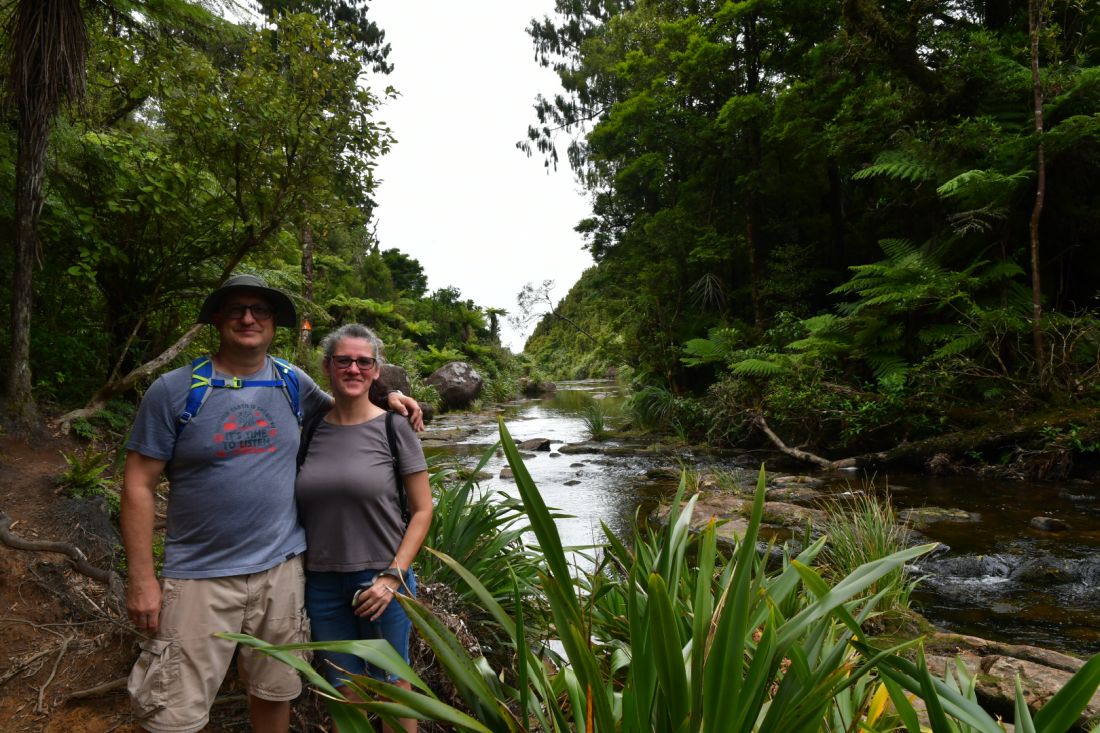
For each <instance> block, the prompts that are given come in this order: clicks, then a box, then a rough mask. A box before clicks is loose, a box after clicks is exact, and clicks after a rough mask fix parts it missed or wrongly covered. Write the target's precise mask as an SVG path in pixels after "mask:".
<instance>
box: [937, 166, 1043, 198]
mask: <svg viewBox="0 0 1100 733" xmlns="http://www.w3.org/2000/svg"><path fill="white" fill-rule="evenodd" d="M1031 175H1032V172H1031V170H1029V169H1026V168H1025V169H1021V170H1019V171H1016V172H1015V173H1012V174H1010V175H1005V174H1003V173H1001V172H1000V171H995V170H983V169H980V168H978V169H973V170H968V171H963V172H962V173H960V174H959V175H957V176H955V177H954V178H952V179H951V180H950V181H947V182H946V183H944V184H943V185H941V186H940V187H939V188H937V189H936V193H937V194H939V195H940V197H941V198H945V199H947V198H958V199H960V200H962V201H965V202H967V203H968V204H969V205H972V206H974V205H989V204H999V203H1003V202H1005V201H1006V200H1007V199H1008V198H1009V197H1010V196H1011V195H1012V194H1013V193H1015V191H1016V190H1017V189H1018V187H1019V186H1020V184H1022V183H1025V182H1027V180H1028V179H1029V178H1031Z"/></svg>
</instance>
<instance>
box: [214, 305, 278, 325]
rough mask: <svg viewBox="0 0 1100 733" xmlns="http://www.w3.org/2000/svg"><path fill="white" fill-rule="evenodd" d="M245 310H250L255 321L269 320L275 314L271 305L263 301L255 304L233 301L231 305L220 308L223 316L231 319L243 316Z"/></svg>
mask: <svg viewBox="0 0 1100 733" xmlns="http://www.w3.org/2000/svg"><path fill="white" fill-rule="evenodd" d="M245 311H251V312H252V317H253V318H255V319H256V320H257V321H270V320H271V317H272V316H273V315H275V311H274V310H272V308H271V306H269V305H264V304H263V303H256V304H255V305H241V304H240V303H234V304H233V305H227V306H225V307H224V308H222V313H223V314H224V315H225V317H226V318H230V319H233V320H237V319H238V318H244V313H245Z"/></svg>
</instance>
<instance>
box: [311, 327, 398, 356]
mask: <svg viewBox="0 0 1100 733" xmlns="http://www.w3.org/2000/svg"><path fill="white" fill-rule="evenodd" d="M344 339H363V340H364V341H366V342H368V343H369V344H370V345H371V350H372V351H374V358H375V359H377V360H378V364H379V365H381V364H382V361H383V359H382V339H380V338H378V337H377V336H375V335H374V331H372V330H370V329H369V328H367V327H366V326H364V325H363V324H362V323H345V324H344V325H343V326H340V328H338V329H336V330H335V331H333V332H332V333H330V334H329V335H328V336H325V337H324V338H323V339H321V351H322V353H324V355H325V358H326V359H331V358H332V354H333V352H334V351H336V344H338V343H340V342H341V341H343V340H344Z"/></svg>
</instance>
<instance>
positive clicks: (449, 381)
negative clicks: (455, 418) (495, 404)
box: [424, 361, 484, 410]
mask: <svg viewBox="0 0 1100 733" xmlns="http://www.w3.org/2000/svg"><path fill="white" fill-rule="evenodd" d="M424 381H425V382H427V383H428V384H430V385H432V386H433V387H435V390H436V391H437V392H439V398H440V399H441V400H442V401H443V406H444V407H446V408H447V409H449V410H461V409H463V408H465V407H469V406H470V403H471V402H473V401H474V400H476V399H477V398H478V397H479V396H481V387H482V385H483V384H484V381H483V380H482V379H481V375H480V374H478V373H477V372H476V371H474V368H473V367H472V366H470V365H469V364H467V363H466V362H464V361H449V362H447V363H446V364H444V365H443V366H441V367H439V368H438V369H436V370H435V371H434V372H432V373H431V376H429V377H428V378H427V379H425V380H424Z"/></svg>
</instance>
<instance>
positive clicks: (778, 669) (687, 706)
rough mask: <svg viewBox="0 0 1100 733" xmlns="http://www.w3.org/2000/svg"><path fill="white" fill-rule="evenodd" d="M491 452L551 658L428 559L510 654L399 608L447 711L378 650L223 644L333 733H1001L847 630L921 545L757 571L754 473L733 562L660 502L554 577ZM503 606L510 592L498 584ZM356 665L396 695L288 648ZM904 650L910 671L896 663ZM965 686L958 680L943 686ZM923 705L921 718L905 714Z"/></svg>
mask: <svg viewBox="0 0 1100 733" xmlns="http://www.w3.org/2000/svg"><path fill="white" fill-rule="evenodd" d="M500 433H501V445H502V446H503V449H504V451H505V454H506V455H507V458H508V462H509V464H510V465H511V467H512V470H513V472H514V474H515V478H516V483H517V487H518V488H519V492H520V495H521V499H522V501H523V504H524V507H525V509H526V512H527V516H528V520H529V522H530V526H531V530H532V531H533V532H534V534H535V536H536V537H537V539H538V543H539V546H540V548H541V550H542V553H543V564H542V567H541V568H540V569H539V573H538V578H539V582H540V583H541V588H542V592H543V593H544V595H545V598H546V603H547V604H548V606H549V612H550V615H551V617H552V620H553V628H554V629H555V632H556V635H557V638H558V640H559V641H560V644H561V646H562V648H564V652H565V653H564V659H563V660H562V664H560V665H558V666H554V667H552V668H551V667H549V666H548V665H546V664H544V658H545V657H546V656H547V655H548V654H549V653H548V651H547V650H546V648H545V645H544V644H543V642H542V641H541V640H538V639H533V638H532V637H531V635H530V634H529V633H528V629H527V625H526V623H525V620H524V618H523V615H522V614H517V615H516V616H515V617H513V616H512V615H510V614H508V613H507V612H506V611H505V610H504V608H503V607H502V606H501V604H500V603H499V602H498V600H497V598H496V597H495V596H494V593H493V592H491V591H490V590H488V589H487V588H486V587H485V585H484V584H483V583H482V582H481V580H480V579H479V578H478V577H475V575H474V574H473V573H471V572H470V571H468V570H467V569H466V568H464V567H463V566H462V565H461V564H460V563H458V562H457V561H456V560H454V559H453V558H451V557H449V556H447V555H445V554H443V553H440V552H438V551H432V554H433V555H435V556H436V557H437V558H438V559H439V561H440V562H442V563H443V564H445V565H447V566H448V567H449V568H450V569H451V570H452V571H453V572H454V573H455V574H456V575H457V576H458V577H459V578H461V579H462V581H463V582H465V583H467V584H468V585H469V588H470V590H471V592H472V593H473V594H474V595H475V596H476V597H477V599H478V602H479V603H480V604H481V607H482V608H484V609H485V611H487V612H488V613H489V614H490V615H491V616H492V618H493V619H494V620H495V622H496V623H497V624H499V626H500V628H501V629H502V632H503V636H504V637H506V638H508V639H509V640H510V642H511V646H512V650H513V654H512V655H509V656H508V657H507V659H508V663H507V664H504V665H500V664H498V668H494V667H493V666H492V664H491V663H490V661H489V660H488V659H486V658H485V657H480V656H479V657H471V656H470V655H469V654H468V653H467V651H466V650H465V649H464V648H463V647H462V646H461V645H460V644H459V642H458V640H457V639H456V638H455V637H454V636H453V634H451V633H450V632H449V631H448V630H447V629H446V628H445V627H444V626H443V625H442V624H441V623H440V622H439V621H438V620H437V619H435V618H433V617H432V616H431V614H430V613H429V612H428V611H427V610H426V609H425V608H424V607H423V606H421V605H420V604H418V603H417V602H416V601H413V600H410V599H406V598H401V599H400V602H401V603H402V605H403V606H404V607H405V608H406V610H407V611H408V612H409V615H410V617H411V618H412V620H413V623H414V625H415V626H416V628H417V630H418V632H419V633H420V634H421V636H422V637H423V638H424V640H425V641H426V643H427V644H428V645H429V646H431V648H432V649H433V650H434V652H435V654H436V658H437V660H438V662H439V664H440V666H441V667H442V668H443V669H444V670H445V671H446V674H447V676H448V677H449V678H450V680H451V681H452V682H453V683H454V685H455V688H456V690H457V691H458V695H459V697H460V698H461V703H462V705H463V708H464V709H461V710H460V709H458V708H456V707H454V706H452V705H450V704H448V703H447V702H444V701H442V700H440V699H439V698H438V697H437V696H436V694H435V693H434V692H433V691H432V690H431V689H430V688H429V687H428V686H427V685H426V684H425V683H424V681H423V680H422V679H421V678H420V677H419V676H417V674H416V673H415V672H414V671H413V670H411V669H409V668H408V666H407V665H405V664H404V662H403V661H402V660H401V659H400V657H399V656H397V655H396V654H395V652H394V651H393V649H392V648H390V647H389V646H388V644H387V643H386V642H384V641H347V642H323V643H315V644H302V645H289V646H282V647H274V646H270V645H268V644H265V643H264V642H262V641H259V640H256V639H253V638H251V637H248V636H244V635H239V634H224V635H222V636H225V637H226V638H230V639H234V640H236V641H239V642H240V643H242V644H246V645H249V646H252V647H254V648H257V649H260V650H262V651H263V652H265V653H267V654H271V655H272V656H274V657H276V658H278V659H281V660H283V661H285V662H286V663H287V664H291V665H293V666H294V667H295V668H296V669H298V670H299V671H301V672H302V674H303V675H305V676H306V677H307V678H308V679H309V681H310V682H312V683H313V684H314V685H315V686H316V687H317V688H318V690H320V691H321V694H323V695H325V696H326V697H327V698H328V701H327V702H328V707H329V710H330V712H331V714H332V716H333V720H334V721H335V722H336V724H337V725H338V727H339V729H340V730H341V731H344V733H360V732H362V733H367V732H368V731H372V730H373V728H372V727H371V723H370V721H369V720H368V719H367V717H366V716H365V715H363V714H362V711H367V712H371V713H375V714H377V715H378V716H380V717H381V718H382V719H383V720H385V721H387V722H389V723H390V724H391V725H394V724H396V720H397V718H401V717H413V718H418V719H421V720H432V721H438V722H440V723H443V724H445V725H450V726H453V727H455V728H457V729H461V730H470V731H481V732H484V733H489V732H494V733H495V732H500V733H518V732H519V731H529V730H539V731H554V732H559V731H560V732H565V731H576V732H578V733H590V732H596V731H600V732H603V731H606V732H607V733H612V732H614V731H620V732H622V733H643V732H650V731H654V732H658V733H696V732H698V731H708V730H709V731H722V733H727V732H729V733H748V732H754V733H763V732H767V733H817V732H821V731H824V732H827V733H841V731H844V732H845V733H854V732H855V731H862V732H863V733H886V732H887V731H903V730H904V731H906V732H907V733H922V732H923V731H927V730H932V731H935V733H940V732H941V731H942V732H945V733H1000V732H1001V731H1003V730H1004V729H1003V728H1002V727H1001V726H1000V725H999V724H998V723H997V721H995V720H994V719H993V718H991V717H990V716H989V715H988V714H987V713H986V712H985V711H984V710H982V708H981V707H979V706H978V704H977V703H976V702H975V700H974V692H973V681H972V680H966V679H965V678H964V677H963V676H952V674H951V672H950V670H949V671H948V673H947V675H946V677H945V679H944V680H939V679H937V678H934V677H933V676H932V675H931V674H930V673H929V672H928V668H927V665H926V664H924V661H923V656H922V654H921V653H920V647H919V642H920V640H919V639H918V640H913V641H910V642H906V643H904V644H901V645H898V646H896V647H893V648H891V649H886V650H881V649H878V648H875V647H874V646H873V645H872V644H870V643H869V642H868V641H867V640H866V639H865V638H863V635H862V632H861V628H860V624H861V622H863V621H864V620H866V619H867V618H868V616H869V615H870V614H871V613H872V612H873V610H874V608H875V607H876V605H877V604H878V603H879V602H880V601H881V600H882V598H883V594H884V591H879V592H877V593H873V594H871V593H869V590H868V589H870V588H872V587H873V586H874V584H875V583H876V582H879V581H880V580H881V579H883V578H885V577H887V576H888V575H889V574H890V573H892V572H894V571H896V570H897V569H899V568H900V567H901V566H902V565H903V564H904V563H905V562H908V561H909V560H912V559H914V558H916V557H919V556H920V555H922V554H924V553H926V552H928V551H929V550H931V549H932V547H933V545H922V546H920V547H914V548H908V549H905V550H902V551H898V552H894V553H891V554H890V555H889V556H887V557H884V558H879V559H876V560H873V561H871V562H868V563H865V564H863V565H860V566H859V567H857V568H856V569H855V570H853V571H852V572H851V573H849V574H848V575H847V576H845V577H844V578H842V579H840V580H839V581H837V582H836V583H835V584H833V585H831V584H830V583H829V582H827V581H826V580H825V579H823V578H822V577H821V576H820V575H819V574H818V572H817V571H816V570H815V569H814V568H813V567H812V564H813V563H814V560H815V558H816V556H817V555H818V554H819V553H820V552H821V551H822V548H823V546H824V542H825V539H824V538H822V539H820V540H818V541H816V542H814V543H813V544H811V545H810V546H808V547H807V548H806V549H805V550H804V551H803V552H802V553H800V554H799V555H798V556H797V557H789V556H788V557H786V558H785V560H784V562H783V567H782V569H781V570H780V571H778V572H776V573H773V574H768V573H767V572H766V571H765V568H764V565H763V562H762V561H761V559H760V556H759V553H758V548H757V539H758V530H759V527H760V523H761V519H762V516H763V509H764V474H763V470H761V473H760V479H759V482H758V484H757V491H756V496H755V499H754V502H753V508H752V513H751V516H750V519H749V522H748V529H747V530H746V533H745V536H744V537H743V538H742V539H741V541H740V542H739V543H738V545H737V547H736V549H735V550H734V551H733V554H732V556H730V557H726V556H724V555H723V554H722V553H721V552H720V551H719V549H718V546H717V535H716V527H717V523H716V522H715V521H714V520H711V521H710V522H709V523H708V524H707V525H706V527H705V528H704V529H703V530H702V531H701V532H694V531H692V529H691V525H690V520H691V515H692V512H693V510H694V505H695V498H694V497H692V498H689V499H687V500H686V502H683V509H682V510H681V502H682V500H683V494H684V493H685V482H684V481H681V486H680V490H679V492H678V494H677V496H676V499H675V500H674V501H673V503H672V510H671V513H670V517H669V522H668V525H667V526H666V527H665V528H663V529H662V530H660V531H656V532H652V533H650V534H649V535H648V536H647V537H645V538H642V537H639V538H638V541H637V542H636V544H635V547H634V549H629V548H627V547H626V546H625V545H624V544H623V543H622V542H620V541H619V540H618V539H616V538H615V537H614V535H613V534H612V533H611V532H610V531H609V530H607V528H606V527H605V528H604V533H605V537H606V543H605V545H604V546H603V547H602V548H601V550H602V559H601V561H600V563H598V565H597V567H596V569H595V570H593V571H591V572H587V573H578V572H577V571H576V568H575V567H573V566H571V564H570V562H569V559H568V556H567V555H566V549H565V548H564V547H563V545H562V543H561V539H560V536H559V535H558V533H557V528H556V527H555V525H554V518H553V515H552V514H551V512H550V511H549V510H548V509H547V507H546V505H545V504H544V502H543V501H542V497H541V496H540V495H539V493H538V489H537V487H536V486H535V484H534V482H533V481H532V480H531V477H530V475H529V474H528V472H527V470H526V468H525V467H524V466H523V463H522V460H521V459H520V456H519V452H518V450H516V448H515V446H514V443H513V442H512V439H511V437H510V436H509V435H508V432H507V429H506V428H505V426H504V424H503V422H501V424H500ZM510 580H511V583H512V589H513V599H512V601H513V603H514V604H515V605H516V606H518V605H519V604H520V603H521V602H522V598H523V593H524V592H526V590H528V589H525V588H522V587H521V586H522V584H521V582H520V580H519V579H518V578H517V577H516V576H515V575H511V574H510ZM318 648H325V649H335V650H339V651H346V652H349V653H352V654H357V655H359V656H361V657H363V658H364V659H366V660H368V661H370V662H371V663H373V664H376V665H378V666H380V667H382V668H384V669H387V670H389V671H392V672H394V673H395V674H398V675H400V676H401V677H403V678H405V679H407V680H409V682H410V683H411V684H412V686H413V689H412V690H403V689H401V688H399V687H396V686H395V685H391V684H387V683H385V682H380V681H377V680H373V679H370V678H369V677H359V676H352V677H351V678H350V680H349V685H348V687H349V689H350V690H351V692H353V693H354V694H355V695H357V696H359V697H360V698H361V699H363V700H367V701H366V702H351V701H348V700H346V699H345V698H344V697H343V696H342V695H341V694H340V693H339V692H338V691H337V690H335V689H333V688H332V687H331V686H330V685H328V683H326V682H325V680H324V679H323V678H322V677H321V676H320V675H319V674H317V672H316V671H315V670H313V669H312V668H311V667H310V666H309V665H308V664H307V663H306V662H304V661H302V660H301V659H299V658H297V657H296V656H294V652H295V651H296V650H300V649H318ZM912 648H916V653H917V654H916V658H917V661H916V662H913V661H910V660H909V659H906V658H905V657H903V656H901V653H902V652H906V651H907V650H911V649H912ZM958 674H959V675H965V671H963V672H961V673H958ZM1098 685H1100V656H1097V657H1095V658H1093V659H1092V660H1090V661H1089V662H1087V663H1086V664H1085V665H1084V666H1083V667H1082V668H1081V670H1080V671H1079V672H1078V673H1077V674H1076V675H1075V676H1074V677H1073V678H1072V679H1071V680H1070V682H1069V683H1068V684H1067V685H1066V686H1065V687H1064V688H1063V689H1062V690H1061V691H1060V692H1059V693H1058V694H1057V695H1056V696H1055V697H1054V698H1052V699H1051V700H1050V701H1049V702H1048V703H1047V704H1046V705H1045V706H1043V708H1042V709H1041V710H1039V711H1038V712H1037V713H1035V714H1034V716H1032V714H1031V713H1030V712H1029V711H1028V710H1027V707H1026V705H1024V704H1023V702H1022V699H1023V698H1022V695H1023V693H1022V691H1018V693H1017V697H1018V703H1017V707H1018V710H1017V720H1018V721H1019V722H1018V726H1020V727H1018V728H1017V729H1018V730H1026V731H1035V733H1064V732H1065V731H1067V730H1068V729H1069V728H1070V726H1071V725H1073V724H1074V723H1075V722H1076V720H1077V718H1078V717H1079V716H1080V714H1081V711H1082V710H1084V708H1085V706H1086V705H1087V703H1088V700H1089V698H1090V697H1091V695H1092V694H1093V692H1095V690H1096V688H1097V686H1098ZM918 697H919V698H921V699H923V700H924V703H925V708H926V710H927V713H926V714H927V721H928V722H927V723H925V724H924V725H925V726H927V725H929V724H930V725H931V728H928V727H922V723H921V718H920V717H919V716H918V715H917V713H916V709H915V707H914V704H913V700H914V699H915V698H918Z"/></svg>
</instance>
